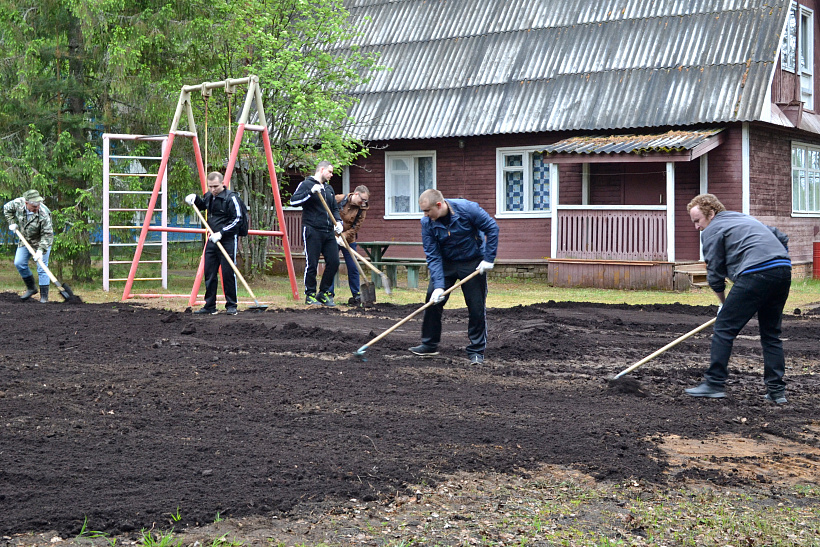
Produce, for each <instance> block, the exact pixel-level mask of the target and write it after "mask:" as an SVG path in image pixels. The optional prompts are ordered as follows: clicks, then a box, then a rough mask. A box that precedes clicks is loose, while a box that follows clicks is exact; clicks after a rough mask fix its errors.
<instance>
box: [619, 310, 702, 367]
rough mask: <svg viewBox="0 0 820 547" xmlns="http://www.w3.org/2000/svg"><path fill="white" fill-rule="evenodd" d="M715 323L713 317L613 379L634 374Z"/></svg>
mask: <svg viewBox="0 0 820 547" xmlns="http://www.w3.org/2000/svg"><path fill="white" fill-rule="evenodd" d="M715 321H717V317H713V318H712V319H710V320H709V321H707V322H706V323H704V324H702V325H701V326H699V327H697V328H694V329H692V330H690V331H689V332H687V333H686V334H684V335H683V336H680V337H678V338H675V339H674V340H672V341H671V342H669V343H668V344H666V345H665V346H664V347H662V348H661V349H659V350H658V351H656V352H654V353H652V354H651V355H647V356H646V357H644V358H643V359H641V360H640V361H638V362H637V363H635V364H634V365H632V366H631V367H629V368H626V369H624V370H622V371H621V372H619V373H618V374H616V375H615V377H614V378H613V380H617V379H618V378H620V377H621V376H623V375H624V374H628V373H630V372H632V371H633V370H635V369H636V368H638V367H639V366H641V365H642V364H644V363H646V362H647V361H651V360H652V359H654V358H655V357H657V356H658V355H660V354H661V353H663V352H665V351H666V350H668V349H669V348H672V347H674V346H677V345H678V344H680V343H681V342H683V341H684V340H686V339H687V338H689V337H690V336H692V335H695V334H697V333H699V332H700V331H702V330H703V329H705V328H707V327H710V326H711V325H713V324H714V322H715Z"/></svg>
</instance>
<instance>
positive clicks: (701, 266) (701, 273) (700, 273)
mask: <svg viewBox="0 0 820 547" xmlns="http://www.w3.org/2000/svg"><path fill="white" fill-rule="evenodd" d="M675 273H676V274H685V275H686V276H688V277H689V284H690V285H691V286H693V287H708V286H709V283H708V282H707V281H706V264H705V263H703V262H693V263H688V264H676V265H675Z"/></svg>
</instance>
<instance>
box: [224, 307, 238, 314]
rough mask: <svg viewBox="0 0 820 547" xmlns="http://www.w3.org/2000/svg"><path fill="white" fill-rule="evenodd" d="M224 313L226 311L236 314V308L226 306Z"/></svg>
mask: <svg viewBox="0 0 820 547" xmlns="http://www.w3.org/2000/svg"><path fill="white" fill-rule="evenodd" d="M225 313H227V314H228V315H236V308H227V309H226V310H225Z"/></svg>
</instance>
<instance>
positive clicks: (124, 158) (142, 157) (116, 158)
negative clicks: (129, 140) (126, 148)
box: [108, 156, 162, 160]
mask: <svg viewBox="0 0 820 547" xmlns="http://www.w3.org/2000/svg"><path fill="white" fill-rule="evenodd" d="M108 159H110V160H161V159H162V156H159V157H155V156H108Z"/></svg>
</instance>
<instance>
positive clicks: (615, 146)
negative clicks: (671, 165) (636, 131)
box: [543, 129, 723, 154]
mask: <svg viewBox="0 0 820 547" xmlns="http://www.w3.org/2000/svg"><path fill="white" fill-rule="evenodd" d="M721 131H723V129H705V130H693V131H668V132H666V133H662V134H655V135H603V136H591V137H571V138H568V139H564V140H562V141H558V142H556V143H555V144H551V145H549V146H546V147H544V150H543V152H545V153H547V154H641V153H645V152H682V151H686V150H693V149H694V148H696V147H697V146H699V145H701V144H703V143H704V142H706V141H707V140H709V139H710V138H712V137H714V136H715V135H717V134H718V133H720V132H721Z"/></svg>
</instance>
